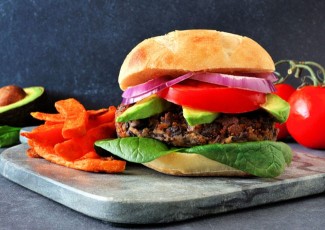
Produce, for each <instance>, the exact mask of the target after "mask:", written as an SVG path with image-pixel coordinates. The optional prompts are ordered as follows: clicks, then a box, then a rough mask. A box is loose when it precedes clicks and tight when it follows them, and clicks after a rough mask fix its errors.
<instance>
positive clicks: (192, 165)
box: [144, 152, 249, 177]
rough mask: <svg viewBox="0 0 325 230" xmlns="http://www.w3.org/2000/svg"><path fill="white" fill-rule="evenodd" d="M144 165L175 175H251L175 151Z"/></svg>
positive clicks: (196, 155)
mask: <svg viewBox="0 0 325 230" xmlns="http://www.w3.org/2000/svg"><path fill="white" fill-rule="evenodd" d="M144 165H145V166H146V167H148V168H151V169H153V170H156V171H158V172H161V173H164V174H169V175H175V176H225V177H244V176H249V174H248V173H245V172H243V171H241V170H238V169H234V168H232V167H230V166H227V165H224V164H221V163H219V162H217V161H214V160H210V159H208V158H206V157H204V156H202V155H199V154H194V153H193V154H188V153H181V152H173V153H170V154H168V155H165V156H162V157H159V158H157V159H155V160H153V161H150V162H148V163H144Z"/></svg>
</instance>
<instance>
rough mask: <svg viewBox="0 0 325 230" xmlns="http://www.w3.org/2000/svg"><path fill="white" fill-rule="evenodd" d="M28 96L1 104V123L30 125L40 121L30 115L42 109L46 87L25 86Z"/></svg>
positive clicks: (17, 125) (18, 125)
mask: <svg viewBox="0 0 325 230" xmlns="http://www.w3.org/2000/svg"><path fill="white" fill-rule="evenodd" d="M23 90H24V91H25V92H26V96H25V97H24V98H23V99H21V100H19V101H17V102H14V103H12V104H9V105H5V106H0V125H9V126H16V127H22V126H29V125H34V124H37V123H38V122H37V121H36V120H35V119H34V118H33V117H32V116H31V115H30V113H31V112H35V111H36V110H39V109H40V106H42V103H43V100H44V97H45V96H44V95H45V94H44V91H45V90H44V87H41V86H33V87H27V88H23Z"/></svg>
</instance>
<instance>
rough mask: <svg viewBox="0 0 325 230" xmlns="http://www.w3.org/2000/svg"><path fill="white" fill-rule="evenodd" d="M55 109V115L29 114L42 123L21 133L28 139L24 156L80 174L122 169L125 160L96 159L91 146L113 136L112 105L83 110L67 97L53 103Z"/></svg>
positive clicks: (113, 108) (110, 171)
mask: <svg viewBox="0 0 325 230" xmlns="http://www.w3.org/2000/svg"><path fill="white" fill-rule="evenodd" d="M55 107H56V109H57V111H58V112H59V113H57V114H49V113H41V112H34V113H32V116H33V117H35V118H37V119H39V120H43V121H45V123H44V124H43V125H40V126H39V127H37V128H35V129H33V130H32V131H31V132H29V133H27V132H26V133H22V136H25V137H27V138H28V144H29V146H30V149H29V150H28V151H27V155H28V156H30V157H34V158H36V157H42V158H44V159H46V160H49V161H51V162H53V163H56V164H60V165H64V166H67V167H70V168H75V169H79V170H84V171H92V172H108V173H113V172H122V171H123V170H124V168H125V164H126V162H125V161H122V160H114V159H113V158H103V157H100V156H99V155H98V154H97V153H96V151H95V147H94V143H95V141H97V140H100V139H105V138H113V137H115V136H116V132H115V111H116V108H115V107H114V106H110V107H109V108H108V109H106V108H105V109H99V110H88V111H87V110H86V109H85V108H84V107H83V105H81V104H80V103H79V102H78V101H77V100H75V99H73V98H70V99H67V100H61V101H57V102H56V103H55Z"/></svg>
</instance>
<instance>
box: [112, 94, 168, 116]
mask: <svg viewBox="0 0 325 230" xmlns="http://www.w3.org/2000/svg"><path fill="white" fill-rule="evenodd" d="M169 106H170V102H168V101H166V100H164V99H162V98H160V97H158V96H156V95H152V96H150V97H147V98H145V99H143V100H141V101H139V102H137V103H136V104H134V105H133V106H132V107H129V108H128V109H127V110H125V111H124V113H122V114H121V115H120V116H118V117H117V118H116V121H117V122H127V121H131V120H138V119H144V118H148V117H151V116H154V115H156V114H159V113H162V112H164V111H166V110H167V109H168V108H169Z"/></svg>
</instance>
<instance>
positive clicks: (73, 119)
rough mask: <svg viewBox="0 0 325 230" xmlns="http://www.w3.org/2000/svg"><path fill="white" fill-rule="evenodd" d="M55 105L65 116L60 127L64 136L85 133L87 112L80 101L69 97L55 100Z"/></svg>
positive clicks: (70, 136) (77, 135)
mask: <svg viewBox="0 0 325 230" xmlns="http://www.w3.org/2000/svg"><path fill="white" fill-rule="evenodd" d="M55 107H56V109H57V111H58V112H59V113H60V114H61V115H63V117H64V118H65V121H64V125H63V129H62V135H63V137H64V138H74V137H80V136H83V135H85V134H86V126H87V120H88V114H87V111H86V109H85V108H84V107H83V105H82V104H80V102H78V101H77V100H75V99H73V98H69V99H66V100H60V101H57V102H56V103H55Z"/></svg>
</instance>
